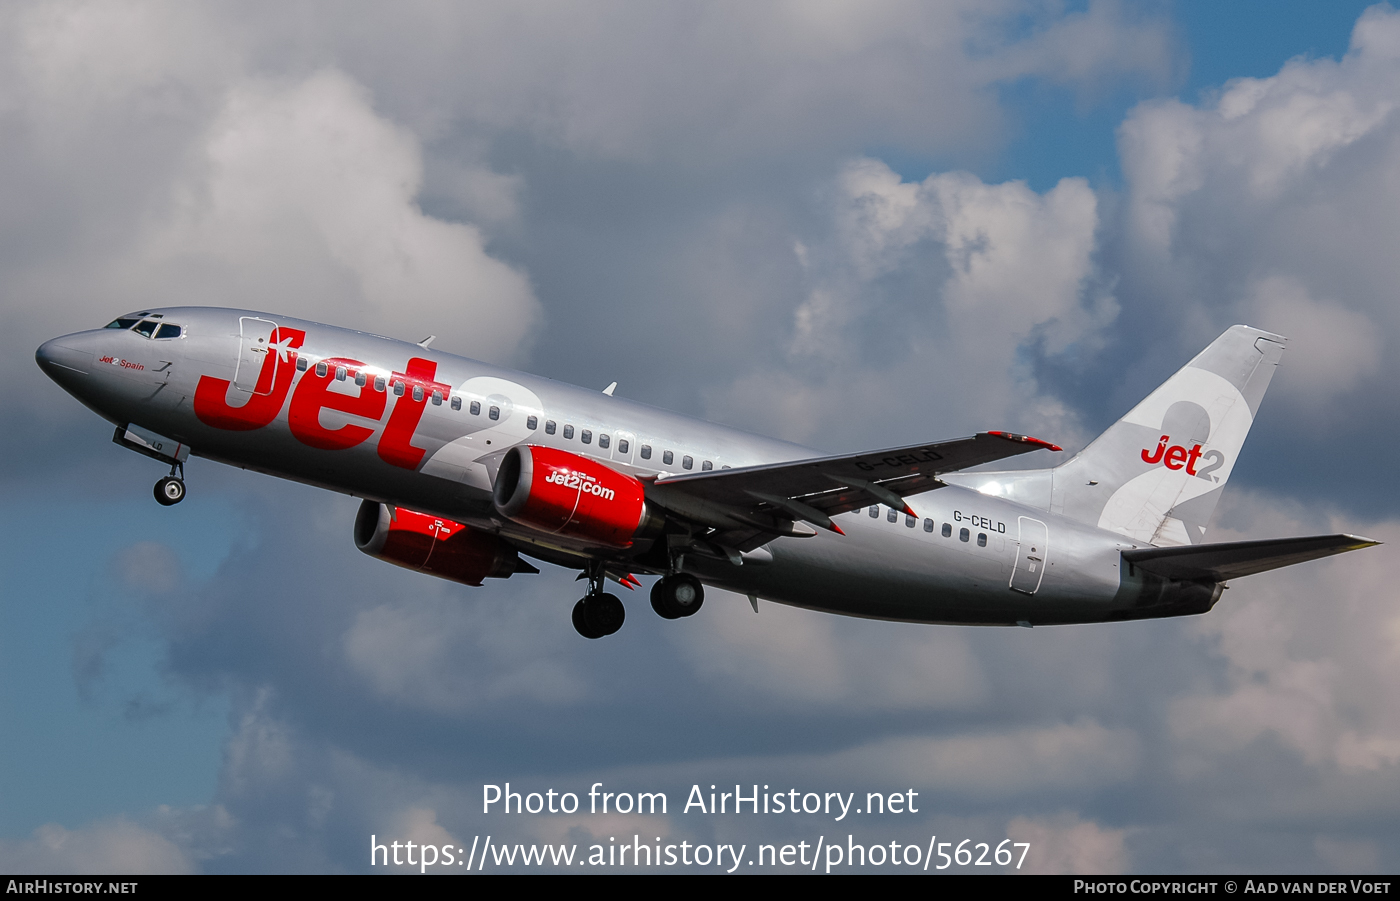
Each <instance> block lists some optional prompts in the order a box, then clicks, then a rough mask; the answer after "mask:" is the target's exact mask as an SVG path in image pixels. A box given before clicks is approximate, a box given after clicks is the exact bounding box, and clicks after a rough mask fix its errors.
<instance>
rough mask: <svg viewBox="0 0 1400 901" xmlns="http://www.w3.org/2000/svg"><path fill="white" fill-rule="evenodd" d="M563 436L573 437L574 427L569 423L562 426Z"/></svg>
mask: <svg viewBox="0 0 1400 901" xmlns="http://www.w3.org/2000/svg"><path fill="white" fill-rule="evenodd" d="M564 437H565V438H573V437H574V427H573V426H571V425H565V426H564Z"/></svg>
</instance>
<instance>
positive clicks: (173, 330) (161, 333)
mask: <svg viewBox="0 0 1400 901" xmlns="http://www.w3.org/2000/svg"><path fill="white" fill-rule="evenodd" d="M156 337H157V338H178V337H180V327H179V326H178V325H176V324H175V323H173V322H166V323H164V324H162V325H161V327H160V328H158V329H156Z"/></svg>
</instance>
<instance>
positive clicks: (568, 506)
mask: <svg viewBox="0 0 1400 901" xmlns="http://www.w3.org/2000/svg"><path fill="white" fill-rule="evenodd" d="M495 501H496V509H497V510H498V511H500V514H501V515H502V516H504V517H506V518H507V519H509V520H511V521H512V522H517V523H520V524H521V525H526V526H529V527H530V528H532V529H537V530H539V531H541V532H548V533H550V534H552V535H559V536H562V537H568V538H573V539H576V540H580V541H583V542H585V543H588V544H596V545H602V546H605V547H613V548H626V547H631V546H632V543H633V541H634V540H636V539H638V538H641V537H644V536H645V535H650V534H652V533H653V532H659V531H660V526H661V524H662V523H661V521H660V520H659V519H658V518H657V517H656V516H655V515H653V514H652V513H650V512H649V511H648V510H647V503H646V497H645V492H644V491H643V488H642V483H641V482H639V481H637V480H636V479H634V478H632V477H631V476H629V475H625V474H623V473H620V472H618V471H617V470H615V469H612V468H611V467H608V466H604V465H603V464H602V463H599V462H598V461H596V460H590V459H588V458H587V457H580V456H579V455H578V454H571V453H569V452H568V451H563V450H559V449H557V448H552V447H538V446H534V445H518V446H516V447H513V448H511V449H510V451H509V452H507V453H506V455H505V457H503V458H502V459H501V467H500V469H499V470H498V472H497V473H496V488H495Z"/></svg>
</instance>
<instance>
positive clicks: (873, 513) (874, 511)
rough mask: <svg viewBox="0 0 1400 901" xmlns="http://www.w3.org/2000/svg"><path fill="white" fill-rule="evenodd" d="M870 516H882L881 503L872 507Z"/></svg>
mask: <svg viewBox="0 0 1400 901" xmlns="http://www.w3.org/2000/svg"><path fill="white" fill-rule="evenodd" d="M870 518H871V519H879V518H880V505H879V504H876V505H875V506H873V507H871V508H870Z"/></svg>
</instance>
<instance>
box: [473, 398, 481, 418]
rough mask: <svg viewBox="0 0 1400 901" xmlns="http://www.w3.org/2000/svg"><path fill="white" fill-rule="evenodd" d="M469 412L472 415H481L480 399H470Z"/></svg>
mask: <svg viewBox="0 0 1400 901" xmlns="http://www.w3.org/2000/svg"><path fill="white" fill-rule="evenodd" d="M471 412H472V415H473V416H480V415H481V401H479V400H474V401H472V407H471Z"/></svg>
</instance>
